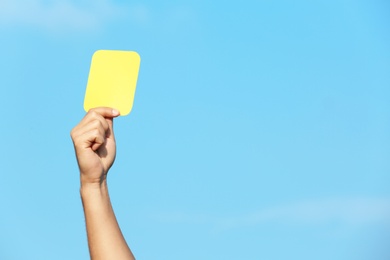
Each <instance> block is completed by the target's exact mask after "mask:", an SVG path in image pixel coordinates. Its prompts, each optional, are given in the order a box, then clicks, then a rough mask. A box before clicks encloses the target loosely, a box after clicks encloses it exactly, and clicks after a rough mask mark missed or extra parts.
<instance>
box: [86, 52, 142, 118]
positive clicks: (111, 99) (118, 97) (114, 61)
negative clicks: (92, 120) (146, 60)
mask: <svg viewBox="0 0 390 260" xmlns="http://www.w3.org/2000/svg"><path fill="white" fill-rule="evenodd" d="M140 62H141V58H140V56H139V55H138V53H136V52H134V51H108V50H99V51H96V52H95V53H94V54H93V56H92V62H91V68H90V71H89V77H88V84H87V90H86V92H85V98H84V109H85V111H88V110H89V109H91V108H95V107H112V108H115V109H117V110H118V111H119V112H120V114H121V116H125V115H127V114H129V113H130V111H131V109H132V107H133V101H134V94H135V87H136V85H137V78H138V71H139V65H140Z"/></svg>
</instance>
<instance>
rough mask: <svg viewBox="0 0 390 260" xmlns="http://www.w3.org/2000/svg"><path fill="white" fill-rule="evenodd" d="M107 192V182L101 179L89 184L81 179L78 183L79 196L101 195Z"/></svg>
mask: <svg viewBox="0 0 390 260" xmlns="http://www.w3.org/2000/svg"><path fill="white" fill-rule="evenodd" d="M104 192H107V180H106V179H103V180H101V181H99V182H89V181H85V180H83V179H82V178H81V181H80V194H81V195H82V196H84V195H89V194H91V195H93V194H103V193H104Z"/></svg>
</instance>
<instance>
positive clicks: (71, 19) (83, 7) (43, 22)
mask: <svg viewBox="0 0 390 260" xmlns="http://www.w3.org/2000/svg"><path fill="white" fill-rule="evenodd" d="M118 13H120V9H119V7H117V6H115V5H113V4H111V3H110V2H109V1H107V0H95V1H93V0H89V1H79V2H77V1H69V0H68V1H66V0H57V1H54V0H53V1H44V0H0V24H1V25H2V26H13V25H22V26H26V25H27V26H32V27H39V28H43V29H49V30H57V29H70V30H85V29H93V28H96V27H97V26H99V25H100V24H101V23H103V22H104V21H106V20H108V19H111V18H112V17H114V16H115V15H117V14H118Z"/></svg>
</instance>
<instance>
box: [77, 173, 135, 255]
mask: <svg viewBox="0 0 390 260" xmlns="http://www.w3.org/2000/svg"><path fill="white" fill-rule="evenodd" d="M80 194H81V199H82V202H83V208H84V215H85V222H86V227H87V235H88V245H89V251H90V255H91V259H92V260H109V259H116V260H122V259H123V260H133V259H134V256H133V254H132V253H131V251H130V249H129V247H128V246H127V244H126V241H125V239H124V237H123V235H122V232H121V230H120V228H119V225H118V222H117V220H116V217H115V214H114V211H113V208H112V206H111V202H110V197H109V194H108V188H107V182H106V180H104V181H103V182H102V183H101V184H100V185H83V184H82V185H81V188H80Z"/></svg>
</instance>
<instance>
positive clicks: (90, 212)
mask: <svg viewBox="0 0 390 260" xmlns="http://www.w3.org/2000/svg"><path fill="white" fill-rule="evenodd" d="M117 116H119V112H118V111H116V110H115V109H112V108H107V107H100V108H94V109H91V110H90V111H88V113H87V114H86V115H85V116H84V118H83V119H82V120H81V121H80V123H79V124H78V125H77V126H75V127H74V128H73V129H72V131H71V137H72V140H73V144H74V148H75V153H76V158H77V163H78V166H79V170H80V195H81V200H82V204H83V209H84V216H85V222H86V228H87V237H88V247H89V253H90V256H91V259H92V260H109V259H115V260H134V259H135V258H134V256H133V254H132V252H131V250H130V248H129V247H128V245H127V243H126V240H125V239H124V237H123V235H122V232H121V230H120V227H119V225H118V222H117V220H116V217H115V213H114V210H113V208H112V205H111V201H110V197H109V193H108V186H107V174H108V171H109V169H110V168H111V166H112V165H113V163H114V161H115V155H116V143H115V137H114V131H113V120H114V118H115V117H117Z"/></svg>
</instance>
